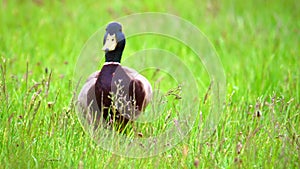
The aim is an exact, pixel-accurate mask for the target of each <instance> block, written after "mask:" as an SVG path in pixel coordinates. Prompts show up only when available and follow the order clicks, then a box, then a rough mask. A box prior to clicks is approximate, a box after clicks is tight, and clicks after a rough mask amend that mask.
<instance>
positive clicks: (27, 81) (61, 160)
mask: <svg viewBox="0 0 300 169" xmlns="http://www.w3.org/2000/svg"><path fill="white" fill-rule="evenodd" d="M143 12H163V13H170V14H173V15H176V16H178V17H181V18H183V19H185V20H187V21H189V22H190V23H192V24H194V25H195V26H196V27H198V28H199V29H200V30H201V31H202V32H203V33H204V34H205V36H206V37H207V38H208V39H209V40H210V42H211V43H212V44H213V45H214V48H215V51H216V52H217V53H218V56H219V58H220V62H221V63H222V66H223V68H224V72H225V75H226V86H225V87H226V101H225V102H224V103H222V107H223V111H222V112H220V115H221V116H220V117H221V118H220V121H219V123H218V125H217V128H216V130H215V131H214V132H213V133H212V134H210V135H209V136H208V137H202V136H203V123H202V122H203V121H204V120H205V118H206V116H207V114H208V112H209V110H210V107H211V106H212V105H211V104H212V102H211V101H210V99H211V98H210V92H209V86H210V84H211V81H210V80H211V79H210V78H209V76H208V75H207V72H206V70H205V68H204V67H198V66H195V65H194V64H193V63H194V60H192V59H191V58H192V57H190V56H192V55H193V53H192V52H191V51H189V49H188V48H187V47H182V46H181V45H180V44H178V42H173V41H172V42H170V43H165V41H163V40H162V41H158V38H156V37H155V36H145V37H143V38H141V39H142V41H141V39H138V38H137V37H133V38H131V39H130V40H128V44H127V46H126V47H125V51H124V59H126V56H129V55H130V54H131V53H132V52H134V51H137V50H140V49H143V48H145V49H146V48H154V47H157V48H160V49H165V50H168V51H172V52H174V53H176V54H177V55H178V56H180V59H181V60H182V61H183V62H184V63H186V65H188V66H189V68H190V69H191V71H192V73H193V75H194V76H195V79H196V81H197V83H198V85H199V99H200V100H199V103H198V104H199V107H200V110H199V112H197V114H198V115H197V116H196V117H194V118H195V119H196V122H195V124H193V127H192V129H191V131H190V132H189V134H188V136H187V137H185V139H184V140H182V141H181V142H180V143H179V144H177V145H176V146H174V147H173V148H172V149H170V150H168V151H166V152H162V153H160V154H158V155H156V156H153V157H149V158H128V157H124V156H119V155H118V154H115V153H112V152H110V151H106V150H104V149H103V148H102V147H101V146H99V144H97V143H96V142H95V141H94V140H93V139H91V137H90V135H89V134H88V133H87V132H85V130H84V129H83V127H82V125H81V124H80V121H79V120H78V116H77V114H76V111H75V107H74V104H73V99H74V98H73V95H74V83H76V82H75V81H74V77H75V76H76V74H75V75H74V73H76V71H74V69H75V67H76V64H77V61H78V56H79V55H80V53H81V51H82V49H83V47H84V45H85V43H86V42H87V41H88V40H89V38H90V37H91V36H92V35H93V34H94V33H95V32H96V31H98V30H99V28H101V27H103V26H105V25H106V24H107V23H108V22H110V21H113V20H115V19H117V18H120V17H123V16H126V15H130V14H134V13H143ZM0 23H1V25H0V75H1V76H0V79H1V80H0V90H1V92H0V102H1V104H0V112H1V114H0V160H1V162H0V168H300V125H299V124H300V111H299V110H300V79H299V78H300V71H299V66H300V52H299V46H300V44H299V39H300V4H299V3H298V2H297V1H293V0H287V1H279V0H278V1H277V0H275V1H268V0H266V1H245V2H242V1H229V0H228V1H227V0H226V1H218V0H213V1H176V2H171V1H170V2H168V1H164V2H161V1H157V0H153V1H146V2H142V1H126V2H125V1H105V2H104V1H101V2H100V1H78V0H75V1H69V0H62V1H44V0H33V1H21V0H14V1H6V0H3V1H1V3H0ZM154 23H155V22H153V24H154ZM141 24H143V23H141ZM127 29H129V28H127ZM176 29H180V27H179V28H176ZM159 39H164V37H160V38H159ZM101 40H102V39H101ZM101 40H100V41H101ZM155 61H156V60H153V62H155ZM86 62H89V61H86ZM157 62H159V61H157ZM83 64H84V62H83ZM88 64H89V63H87V65H88ZM101 65H102V62H99V66H98V69H100V67H101ZM94 71H96V70H94ZM176 71H178V70H176ZM91 73H92V72H91ZM146 75H147V72H146ZM148 77H150V75H149V76H148ZM155 80H157V79H155V78H154V79H151V78H150V81H155ZM165 81H169V80H165ZM169 85H172V84H171V83H170V84H168V83H164V86H161V87H162V88H166V89H168V88H170V87H169ZM162 113H165V112H162ZM161 126H163V122H158V124H157V125H156V126H154V127H153V128H152V130H154V131H153V132H155V129H157V130H161V128H160V127H161ZM135 127H136V128H137V130H138V132H141V133H144V135H145V133H146V131H148V130H147V126H146V127H145V126H143V125H136V126H135Z"/></svg>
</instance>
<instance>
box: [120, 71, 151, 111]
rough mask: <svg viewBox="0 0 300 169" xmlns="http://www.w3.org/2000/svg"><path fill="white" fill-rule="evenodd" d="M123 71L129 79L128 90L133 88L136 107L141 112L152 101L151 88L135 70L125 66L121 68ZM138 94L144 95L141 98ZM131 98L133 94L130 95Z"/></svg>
mask: <svg viewBox="0 0 300 169" xmlns="http://www.w3.org/2000/svg"><path fill="white" fill-rule="evenodd" d="M122 68H123V70H124V71H125V72H126V74H127V75H128V76H129V77H130V79H131V82H130V88H132V90H130V91H133V88H135V94H136V95H135V98H136V101H137V105H138V106H139V109H140V110H141V111H143V110H144V109H145V108H146V106H147V105H148V103H149V102H150V101H151V99H152V87H151V84H150V82H149V81H148V80H147V79H146V78H145V77H144V76H143V75H141V74H139V73H138V72H137V71H136V70H134V69H131V68H128V67H126V66H122ZM140 93H144V94H145V95H144V96H142V95H140ZM130 95H132V96H133V93H130Z"/></svg>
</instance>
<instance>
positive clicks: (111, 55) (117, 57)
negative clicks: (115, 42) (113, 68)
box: [105, 50, 123, 63]
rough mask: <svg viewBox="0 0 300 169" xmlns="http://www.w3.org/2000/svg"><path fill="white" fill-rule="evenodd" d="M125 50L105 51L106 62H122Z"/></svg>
mask: <svg viewBox="0 0 300 169" xmlns="http://www.w3.org/2000/svg"><path fill="white" fill-rule="evenodd" d="M122 53H123V51H118V50H115V51H110V52H106V53H105V62H118V63H120V62H121V58H122Z"/></svg>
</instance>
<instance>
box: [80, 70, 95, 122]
mask: <svg viewBox="0 0 300 169" xmlns="http://www.w3.org/2000/svg"><path fill="white" fill-rule="evenodd" d="M98 75H99V71H96V72H94V73H92V74H91V75H90V76H89V77H88V79H87V80H86V82H85V83H84V85H83V87H82V88H81V91H80V93H79V95H78V98H77V100H78V104H79V108H80V110H79V111H81V112H82V113H85V114H84V115H85V116H86V117H87V119H88V120H89V121H90V122H92V121H93V119H94V118H93V117H92V115H93V113H92V112H98V111H99V107H98V104H97V102H96V96H95V83H96V80H97V78H98ZM87 112H89V113H88V114H87ZM99 115H100V113H97V116H99ZM97 119H98V118H97Z"/></svg>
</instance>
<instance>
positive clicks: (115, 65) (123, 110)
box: [78, 22, 152, 125]
mask: <svg viewBox="0 0 300 169" xmlns="http://www.w3.org/2000/svg"><path fill="white" fill-rule="evenodd" d="M125 41H126V40H125V35H124V34H123V32H122V26H121V24H120V23H117V22H112V23H110V24H108V26H107V27H106V33H105V35H104V39H103V48H102V50H103V51H104V52H105V63H104V65H103V67H102V69H101V70H100V71H96V72H94V73H92V74H91V75H90V76H89V78H88V79H87V81H86V83H85V84H84V85H83V87H82V89H81V91H80V93H79V95H78V102H79V105H80V107H81V108H82V109H84V110H85V112H86V111H88V112H89V114H88V116H89V117H92V118H89V119H88V121H89V122H90V123H91V122H96V123H98V122H99V120H100V118H101V117H103V119H104V120H106V122H110V121H117V122H119V123H122V125H126V124H127V123H128V122H129V121H130V120H134V119H135V118H136V117H138V116H139V115H140V113H141V112H143V111H144V110H145V108H146V106H147V105H148V103H149V102H150V100H151V98H152V87H151V85H150V83H149V81H148V80H147V79H146V78H145V77H144V76H142V75H140V74H139V73H138V72H137V71H135V70H134V69H131V68H128V67H125V66H122V65H121V63H120V62H121V58H122V53H123V50H124V47H125ZM99 112H100V113H99ZM91 113H92V114H91ZM94 113H96V114H94ZM94 117H95V118H96V119H95V118H94ZM96 125H97V124H96Z"/></svg>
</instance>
